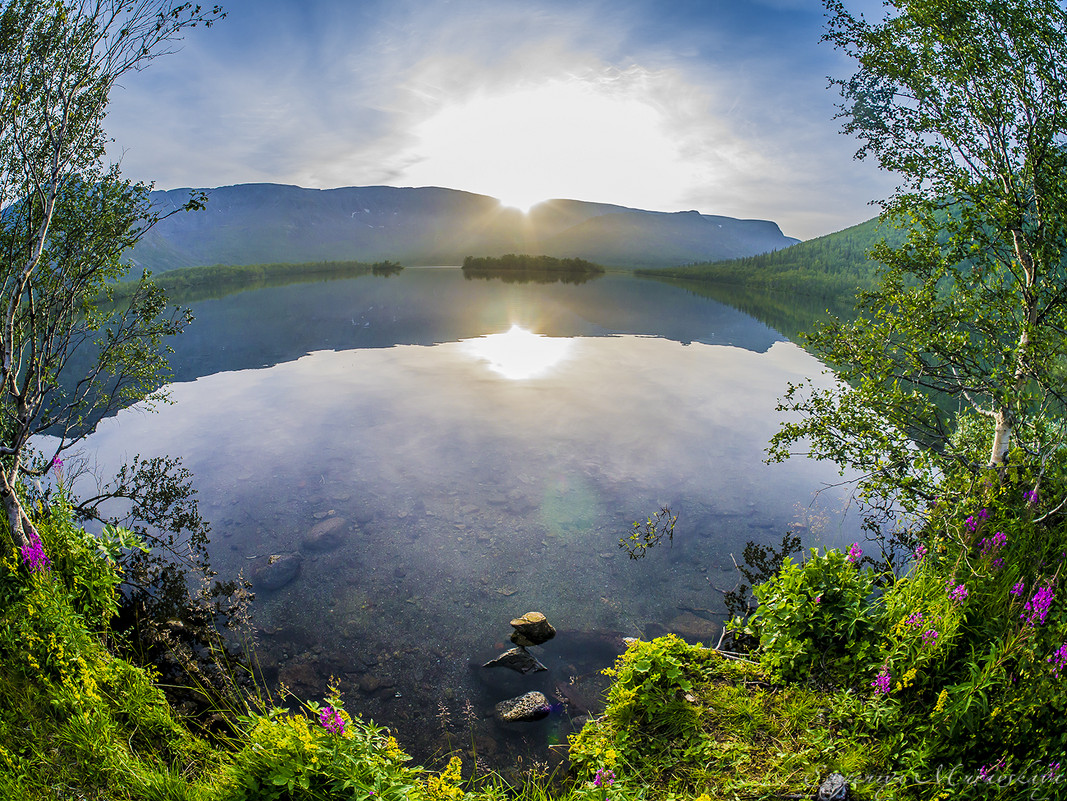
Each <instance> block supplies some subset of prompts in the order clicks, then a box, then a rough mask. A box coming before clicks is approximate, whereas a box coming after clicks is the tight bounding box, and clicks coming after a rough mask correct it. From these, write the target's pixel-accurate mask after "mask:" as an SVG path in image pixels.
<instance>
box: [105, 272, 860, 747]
mask: <svg viewBox="0 0 1067 801" xmlns="http://www.w3.org/2000/svg"><path fill="white" fill-rule="evenodd" d="M193 311H194V313H195V315H196V318H197V320H196V322H195V323H194V324H193V326H192V327H191V329H190V330H189V332H187V334H185V335H183V337H181V338H180V339H179V340H178V341H177V342H176V343H175V344H176V348H177V353H176V355H175V357H174V359H173V366H174V372H175V383H174V384H173V385H172V386H171V397H172V399H173V400H174V403H173V405H168V406H163V407H161V408H160V411H159V412H158V413H157V414H144V413H142V412H140V411H139V410H138V409H137V408H134V409H130V410H127V411H124V412H121V413H120V414H119V415H118V416H117V417H115V418H111V419H107V420H105V421H103V422H102V423H101V424H100V426H99V427H98V430H97V432H96V433H95V434H94V435H93V436H92V437H91V438H90V440H89V441H88V444H87V450H88V452H89V455H90V456H91V458H93V459H95V460H97V461H98V462H99V463H100V465H101V473H102V474H103V475H107V474H108V472H109V471H110V472H113V468H114V467H115V466H117V464H118V463H119V462H120V460H121V459H122V458H123V457H132V456H133V455H134V454H137V453H139V454H141V455H142V456H145V457H147V456H151V455H156V454H169V455H173V456H181V457H182V458H183V459H184V461H185V464H186V466H187V467H188V468H189V469H191V470H192V471H193V473H194V474H195V476H196V487H197V489H198V490H199V497H200V500H201V507H202V512H203V513H204V514H205V516H206V517H207V518H208V519H209V520H210V522H211V524H212V527H213V541H212V545H211V554H212V559H213V567H214V568H215V569H216V570H218V571H219V573H220V577H226V576H228V575H232V574H233V573H236V572H237V571H239V570H243V571H244V572H245V573H246V574H252V573H255V572H256V571H257V570H262V569H263V566H264V565H265V563H266V561H267V560H268V559H270V557H271V556H279V555H284V554H290V553H300V554H301V555H302V562H301V566H300V572H299V574H298V575H297V576H296V578H295V579H293V580H292V581H291V582H289V583H287V584H286V585H285V586H283V587H281V588H279V589H274V590H271V589H266V590H264V589H262V588H260V589H259V590H258V592H257V600H256V604H255V621H254V623H255V626H256V629H257V632H258V633H257V639H258V642H259V646H260V659H261V661H262V662H263V663H264V666H265V668H266V672H267V675H268V677H269V678H271V679H273V680H277V681H283V682H285V683H286V684H287V685H288V686H289V687H290V688H291V689H293V690H294V691H295V692H296V693H297V694H298V695H299V696H302V697H306V698H309V699H321V698H322V695H323V693H324V692H325V689H326V683H327V681H328V680H329V678H330V677H331V676H333V677H336V678H337V679H338V681H339V684H340V689H341V690H342V691H343V692H344V693H345V697H346V703H347V707H348V709H349V710H350V711H351V712H353V713H357V714H361V715H363V716H364V717H367V718H373V719H374V720H375V721H376V722H378V723H382V724H387V725H390V726H391V727H393V728H394V729H395V730H396V733H397V736H398V739H399V740H400V742H401V744H402V745H403V746H404V747H405V748H406V749H408V750H409V751H410V752H412V753H413V755H414V756H415V757H416V759H417V760H420V761H428V760H430V759H432V758H433V756H434V754H438V753H441V752H442V751H443V749H447V748H449V747H451V746H454V747H456V748H462V747H465V746H466V747H469V743H470V739H471V733H472V731H473V734H474V736H475V741H476V743H477V747H478V752H479V756H480V758H482V759H485V760H487V761H489V762H490V763H494V764H499V765H511V764H514V762H515V760H516V758H517V756H519V755H526V758H528V759H529V758H532V759H542V760H549V759H553V758H558V757H559V752H558V750H557V751H550V750H549V746H551V745H552V744H553V743H559V742H562V741H563V740H564V738H565V735H566V733H567V732H568V731H570V730H572V728H574V727H575V726H576V725H578V726H580V724H581V720H582V716H583V715H585V714H588V713H589V712H590V711H594V712H595V710H596V708H597V704H598V698H599V693H600V691H601V689H602V688H603V686H604V683H603V682H604V681H605V680H604V679H603V678H602V677H600V674H599V670H600V669H601V668H603V667H606V666H608V665H609V664H610V663H611V661H612V659H613V656H614V654H615V653H617V652H618V651H620V650H621V649H622V647H623V646H622V637H623V636H655V635H657V634H661V633H663V632H665V631H668V630H674V631H678V632H679V633H681V634H683V635H685V636H687V637H688V638H689V639H694V640H695V639H703V640H704V641H707V640H709V639H711V638H716V639H717V635H718V631H719V624H721V622H722V621H723V619H724V618H725V609H724V606H723V603H722V593H721V590H724V589H730V588H732V587H733V586H734V585H735V583H736V582H737V580H738V576H737V574H736V571H735V570H734V565H733V560H732V557H731V555H733V557H736V558H737V559H738V560H740V559H741V552H742V551H743V549H744V546H745V543H746V542H747V541H749V540H753V539H755V540H758V541H761V542H766V543H772V542H773V543H777V542H778V541H780V539H781V535H782V533H783V532H784V531H785V530H786V529H787V528H788V527H789V526H790V525H791V524H795V523H799V524H801V525H802V526H804V527H805V528H804V529H803V530H804V531H805V532H806V534H805V542H804V544H805V546H816V545H822V544H826V545H839V544H842V543H847V542H851V541H852V540H853V539H855V538H856V537H855V529H856V527H857V526H856V523H855V521H852V520H848V519H843V518H842V515H841V512H840V510H841V509H842V508H843V506H844V501H843V499H842V498H841V496H840V494H839V492H838V491H836V490H832V491H827V492H824V493H823V494H822V495H820V496H819V497H818V499H815V500H813V493H815V492H816V491H817V490H819V489H820V488H822V487H823V486H824V485H825V484H830V483H836V482H837V481H838V480H839V479H838V476H837V474H836V471H835V470H834V469H833V468H832V467H830V466H823V465H815V464H812V463H808V462H805V461H803V460H794V461H791V462H789V463H787V464H785V465H773V466H768V465H765V464H764V463H763V458H764V448H765V446H766V443H767V440H768V438H769V437H770V436H771V435H772V434H773V433H774V431H775V430H776V429H777V426H778V413H776V412H775V411H774V406H775V402H776V399H777V398H778V396H779V395H780V394H781V393H782V392H783V391H784V389H785V386H786V383H787V382H788V381H797V380H800V379H801V378H803V377H805V376H817V375H819V373H820V372H821V366H820V365H819V363H818V362H817V361H816V360H815V359H813V358H812V357H811V356H810V355H809V354H807V353H805V352H804V351H803V350H802V349H800V348H799V347H797V346H795V345H793V344H792V343H790V342H788V341H787V340H786V339H785V338H784V337H782V336H781V335H780V334H778V333H777V332H775V331H774V330H773V329H771V328H769V327H767V326H766V325H764V324H763V323H760V322H758V321H757V320H755V319H753V318H752V317H749V316H748V315H745V314H742V313H741V312H739V311H736V310H735V309H733V308H731V307H729V306H725V305H723V304H721V303H717V302H715V301H713V300H709V299H707V298H702V297H698V296H696V295H694V294H690V293H687V292H685V291H684V290H680V289H677V288H675V287H671V286H667V285H664V284H660V283H657V282H652V281H642V280H640V279H636V278H634V277H631V276H625V275H607V276H605V277H603V278H600V279H597V280H593V281H590V282H588V283H585V284H581V285H563V284H551V285H540V284H507V283H503V282H500V281H468V280H464V278H463V276H462V274H461V273H460V271H459V270H457V269H444V268H441V269H408V270H405V271H404V272H403V273H402V274H401V275H400V276H398V277H394V278H378V277H371V276H364V277H360V278H355V279H350V280H345V281H331V282H322V283H309V284H300V285H290V286H282V287H274V288H266V289H260V290H255V291H251V292H245V293H241V294H236V295H231V296H228V297H225V298H222V299H218V300H205V301H200V302H198V303H196V304H194V305H193ZM509 332H510V333H509ZM664 505H666V506H669V507H670V509H671V511H672V512H673V513H674V514H677V515H678V525H677V530H676V533H675V537H674V542H673V545H668V544H667V543H663V544H662V545H660V546H659V547H658V548H656V549H654V550H653V551H652V552H651V553H650V554H649V555H648V556H647V558H645V559H642V560H636V561H635V560H631V559H629V558H628V556H627V553H626V552H625V551H624V550H622V549H620V548H619V546H618V541H619V539H620V537H625V536H627V535H628V534H629V532H630V530H631V524H632V522H633V521H634V520H638V519H640V520H643V519H644V518H646V517H648V516H649V515H652V514H653V513H655V512H656V511H657V510H659V509H660V508H661V507H662V506H664ZM337 521H340V522H337ZM316 526H318V529H316ZM316 530H317V531H319V532H322V531H324V530H326V531H328V532H329V533H328V535H327V536H326V537H325V539H323V538H319V539H315V538H311V539H309V533H310V532H312V531H316ZM528 611H541V612H543V613H544V614H546V615H547V616H548V618H549V620H550V621H551V622H552V623H553V624H554V625H555V626H556V628H557V629H558V630H559V632H560V633H559V635H558V636H557V637H556V638H555V639H554V640H551V641H549V642H548V643H546V644H545V645H543V646H539V647H536V648H533V649H531V650H532V651H534V652H536V655H537V657H538V658H539V659H540V660H541V661H542V662H544V663H545V664H546V665H547V666H548V667H549V668H550V670H549V671H548V672H547V673H538V674H534V675H531V676H520V675H518V674H513V673H512V672H511V671H508V670H507V669H506V668H493V669H485V668H482V667H480V665H481V664H482V663H484V662H485V661H487V660H488V659H490V658H492V657H493V656H495V655H497V654H498V653H499V652H500V651H501V650H503V649H504V648H506V647H510V645H511V644H510V643H509V642H508V641H507V635H508V634H509V632H510V627H509V625H508V621H509V620H510V619H511V618H513V617H517V616H519V615H521V614H523V613H524V612H528ZM531 689H540V690H542V691H543V692H545V694H546V695H548V696H549V698H550V700H553V701H554V703H555V710H554V712H553V714H552V715H550V717H549V718H548V719H546V720H544V721H541V722H537V723H528V724H510V725H507V726H504V725H502V724H499V723H497V722H495V721H494V720H493V719H492V718H491V717H486V716H487V715H489V714H490V713H491V710H492V707H493V705H494V704H495V703H496V702H498V701H500V700H504V699H505V698H508V697H511V696H514V695H518V694H521V693H523V692H525V691H527V690H531ZM468 709H470V710H472V711H473V714H470V715H465V714H464V713H465V711H466V710H468ZM469 718H472V719H469ZM553 754H555V756H553Z"/></svg>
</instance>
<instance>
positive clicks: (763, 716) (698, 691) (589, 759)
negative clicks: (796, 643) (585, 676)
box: [570, 635, 884, 799]
mask: <svg viewBox="0 0 1067 801" xmlns="http://www.w3.org/2000/svg"><path fill="white" fill-rule="evenodd" d="M610 673H611V675H613V676H614V681H613V683H612V685H611V688H610V690H609V692H608V705H607V709H606V711H605V713H604V715H603V716H602V717H601V718H599V719H598V720H596V721H593V722H591V723H589V724H587V725H586V726H585V728H584V729H583V730H582V731H581V732H579V733H578V734H577V735H575V736H574V737H573V738H572V740H571V751H570V754H571V760H572V763H573V765H574V770H575V772H576V778H577V779H578V780H579V782H580V783H581V782H582V781H584V782H585V783H587V784H590V785H592V786H594V787H595V786H597V784H596V783H597V778H598V776H599V779H600V781H599V786H603V785H604V784H605V781H606V778H605V777H606V776H608V775H609V772H610V777H611V785H612V788H613V792H612V797H622V798H631V797H633V798H637V797H647V798H697V797H700V798H705V799H720V798H722V799H726V798H735V797H741V796H743V797H754V798H779V797H782V796H783V795H788V794H790V793H798V794H800V795H801V796H803V797H806V796H807V795H809V794H811V793H812V792H813V788H814V787H815V786H817V785H818V782H819V781H820V779H821V778H823V777H825V776H826V775H828V774H829V773H831V772H833V771H838V772H841V773H847V774H850V775H857V774H875V773H878V772H880V771H879V768H880V767H881V764H882V761H883V759H884V757H882V756H881V750H880V748H879V747H878V743H877V742H876V741H873V740H869V739H858V740H854V739H850V738H849V736H847V731H846V730H845V729H843V728H842V727H841V726H840V725H839V724H838V723H836V722H835V721H834V718H833V714H832V707H833V702H834V699H833V697H832V696H830V695H828V694H826V693H820V692H818V691H816V690H814V689H811V688H807V687H798V686H785V685H779V684H774V683H772V682H770V681H769V680H768V678H767V676H766V674H765V673H763V672H762V671H761V670H760V668H759V666H758V665H756V664H754V663H751V662H749V661H747V660H741V659H735V658H729V657H727V656H724V655H723V654H721V653H719V652H717V651H714V650H712V649H706V648H703V647H700V646H692V645H688V644H686V643H685V642H683V641H682V640H680V639H678V638H677V637H675V636H673V635H668V636H666V637H663V638H660V639H656V640H653V641H651V642H641V641H635V642H633V643H631V644H630V646H629V648H628V649H627V650H626V652H625V653H624V654H623V655H622V656H620V657H619V659H618V661H617V662H616V664H615V667H614V668H612V669H611V671H610ZM856 789H857V791H862V789H863V785H862V782H860V783H858V784H857V785H856Z"/></svg>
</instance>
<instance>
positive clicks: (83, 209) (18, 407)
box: [0, 0, 221, 545]
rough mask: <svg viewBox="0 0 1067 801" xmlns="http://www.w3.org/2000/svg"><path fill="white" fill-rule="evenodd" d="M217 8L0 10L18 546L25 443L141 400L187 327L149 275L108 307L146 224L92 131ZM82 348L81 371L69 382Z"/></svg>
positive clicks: (1, 314) (0, 169)
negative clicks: (169, 340) (112, 99)
mask: <svg viewBox="0 0 1067 801" xmlns="http://www.w3.org/2000/svg"><path fill="white" fill-rule="evenodd" d="M220 13H221V12H220V9H219V8H218V7H214V8H211V9H210V10H205V9H203V8H201V7H200V6H198V5H193V4H191V3H175V2H171V1H170V0H9V1H8V2H6V3H4V4H3V6H2V9H0V205H2V206H3V211H2V212H0V457H2V461H0V502H2V504H3V508H4V512H5V514H6V517H7V520H8V523H9V528H10V531H11V534H12V537H13V539H14V541H15V544H16V545H24V544H25V543H26V542H27V539H26V538H27V534H26V532H27V531H32V529H33V524H32V522H31V521H30V519H29V517H28V516H27V514H26V513H25V511H24V510H23V508H22V504H21V502H20V500H19V485H20V481H21V480H22V478H23V477H24V476H27V475H29V476H34V475H40V474H42V473H43V472H44V471H45V470H47V469H48V467H49V466H50V460H47V459H46V460H44V461H42V462H40V463H35V462H34V460H32V459H30V458H28V457H27V452H28V451H27V446H28V444H29V443H30V439H31V438H32V437H34V436H35V435H37V434H40V433H43V432H45V431H47V432H48V433H50V434H53V435H56V436H57V437H58V444H57V445H56V446H55V452H54V454H53V456H54V457H58V455H59V454H60V453H62V452H63V451H64V450H66V449H67V448H69V447H70V446H71V445H72V444H73V443H74V442H76V441H77V439H78V438H79V437H80V436H83V435H84V431H85V429H84V427H83V426H81V425H80V421H82V420H83V419H85V418H86V417H88V416H90V415H92V414H94V413H95V414H99V413H100V412H101V410H107V409H110V408H114V407H116V406H118V405H123V404H128V403H130V402H132V401H135V400H139V399H142V398H144V397H145V396H146V395H147V394H148V393H150V392H151V391H153V390H154V389H156V388H157V387H158V386H159V376H160V373H161V371H162V370H163V369H164V367H165V362H164V359H163V353H162V351H161V343H162V342H163V340H164V338H165V337H167V336H169V335H171V334H173V333H176V332H177V331H179V330H181V328H182V326H183V325H184V323H185V322H186V317H185V316H184V315H183V314H180V313H175V312H168V311H167V307H166V303H165V300H164V297H163V294H162V293H161V292H160V291H159V290H157V289H155V288H154V287H153V286H152V285H151V283H150V282H148V280H147V276H145V277H144V279H143V280H142V282H141V284H140V286H139V288H138V290H137V291H136V292H134V293H133V294H132V295H131V296H130V297H129V299H128V301H127V302H125V303H123V304H117V305H116V304H110V303H107V302H106V301H107V300H108V292H109V289H108V287H109V285H110V284H111V283H112V282H113V281H115V280H117V279H118V278H120V277H121V276H123V275H124V274H125V273H126V271H127V265H126V264H125V263H124V262H123V257H122V254H123V253H124V251H125V250H127V249H128V248H129V247H131V246H132V245H133V244H134V243H135V242H136V241H137V240H138V239H139V238H140V237H141V236H142V235H143V234H144V233H145V231H146V230H147V229H148V228H149V227H150V226H151V225H152V224H153V223H154V222H155V221H156V219H157V217H156V215H155V214H154V213H153V211H152V209H151V208H150V206H149V203H148V190H149V187H148V186H146V185H143V184H138V183H132V182H130V181H127V180H124V179H123V178H122V176H121V174H120V172H119V170H118V168H117V167H116V166H113V165H108V164H106V163H105V144H106V141H107V139H106V135H105V132H104V130H103V127H102V124H103V119H104V115H105V111H106V108H107V102H108V96H109V94H110V91H111V89H112V88H113V87H114V86H115V83H116V81H117V80H118V79H119V78H120V77H121V76H122V75H124V74H126V73H127V72H129V71H130V70H134V69H140V68H142V67H143V66H145V65H146V64H147V63H148V62H149V61H151V60H152V59H154V58H156V57H157V56H159V55H162V54H164V53H166V52H168V47H169V46H170V45H171V44H172V43H173V42H174V41H175V40H176V39H177V38H178V37H179V36H180V34H181V32H182V31H183V30H184V29H186V28H189V27H194V26H196V25H198V24H210V23H211V22H212V21H214V20H215V19H217V18H218V17H219V16H220ZM201 202H202V200H201V199H200V198H196V197H194V198H192V199H191V200H190V203H189V204H188V206H187V208H188V207H196V206H198V205H200V203H201ZM101 299H102V300H103V301H105V302H101ZM85 352H90V353H92V357H91V359H90V360H89V364H90V366H89V367H88V368H87V369H86V370H84V371H83V372H81V373H80V374H79V375H77V376H70V375H67V373H68V372H69V371H68V370H67V367H68V362H69V361H70V360H71V359H72V357H73V356H74V355H75V354H81V353H85ZM79 363H81V362H79Z"/></svg>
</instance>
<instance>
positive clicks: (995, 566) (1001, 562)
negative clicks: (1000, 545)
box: [992, 556, 1004, 570]
mask: <svg viewBox="0 0 1067 801" xmlns="http://www.w3.org/2000/svg"><path fill="white" fill-rule="evenodd" d="M992 567H993V569H994V570H1000V569H1001V568H1002V567H1004V560H1003V559H1002V558H1001V557H999V556H998V557H997V558H996V559H994V560H993V565H992Z"/></svg>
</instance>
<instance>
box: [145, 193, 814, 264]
mask: <svg viewBox="0 0 1067 801" xmlns="http://www.w3.org/2000/svg"><path fill="white" fill-rule="evenodd" d="M189 192H190V190H188V189H174V190H170V191H166V192H153V193H152V200H153V203H154V204H155V205H156V207H157V208H158V209H159V210H160V211H161V212H162V213H164V214H165V213H167V212H169V211H172V210H174V209H176V208H179V207H180V206H181V205H182V204H183V203H185V201H186V200H187V199H188V197H189ZM205 192H206V193H207V195H208V204H207V209H206V210H204V211H200V212H189V213H178V214H175V215H174V216H173V217H170V218H168V219H166V220H163V221H162V222H160V223H159V224H158V225H157V226H156V227H155V228H153V229H152V230H151V231H149V232H148V233H147V234H146V235H145V237H144V238H143V239H142V240H141V242H140V243H139V244H138V245H137V247H136V248H134V250H133V253H132V257H133V260H134V263H135V264H137V265H138V266H142V267H148V268H149V269H152V270H154V271H157V272H159V271H165V270H171V269H174V268H177V267H190V266H197V265H203V264H257V263H263V262H311V261H335V260H358V261H366V262H374V261H382V260H387V259H388V260H394V261H398V262H400V263H402V264H405V265H408V266H415V265H425V264H435V265H436V264H444V265H449V264H452V265H458V264H461V263H462V261H463V259H464V257H466V256H500V255H503V254H505V253H531V254H544V255H547V256H555V257H558V258H568V257H577V258H583V259H588V260H589V261H594V262H597V263H600V264H604V265H607V266H611V267H624V268H640V267H644V268H659V267H669V266H674V265H678V264H685V263H692V262H695V261H710V260H719V259H730V258H737V257H740V256H750V255H753V254H757V253H766V252H768V251H772V250H778V249H780V248H784V247H788V246H789V245H791V244H793V243H795V242H797V240H796V239H793V238H791V237H787V236H784V235H783V234H782V232H781V230H780V229H779V228H778V226H777V224H775V223H773V222H768V221H765V220H736V219H733V218H731V217H717V216H713V215H707V214H699V213H698V212H695V211H686V212H678V213H668V212H658V211H644V210H641V209H631V208H627V207H625V206H615V205H610V204H606V203H587V202H584V201H578V200H549V201H546V202H544V203H541V204H539V205H537V206H535V207H534V208H533V209H532V210H531V211H530V212H529V214H523V213H522V212H520V211H518V210H516V209H511V208H507V207H504V206H502V205H501V204H500V202H499V201H497V200H496V199H494V198H491V197H487V196H485V195H476V194H472V193H470V192H461V191H458V190H455V189H442V188H437V187H422V188H397V187H389V186H367V187H348V188H344V189H303V188H300V187H297V186H283V185H279V184H240V185H237V186H224V187H219V188H217V189H208V190H205Z"/></svg>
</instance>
